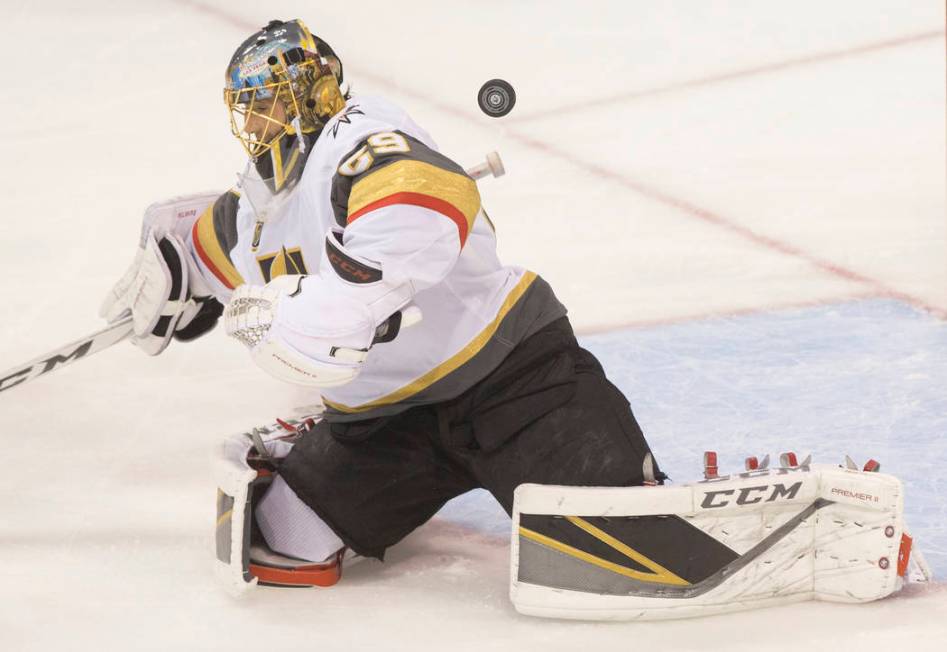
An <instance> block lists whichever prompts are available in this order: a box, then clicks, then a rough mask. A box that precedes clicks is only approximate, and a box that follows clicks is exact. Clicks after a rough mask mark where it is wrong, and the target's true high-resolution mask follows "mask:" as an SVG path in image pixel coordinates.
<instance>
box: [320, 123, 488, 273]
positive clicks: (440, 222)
mask: <svg viewBox="0 0 947 652" xmlns="http://www.w3.org/2000/svg"><path fill="white" fill-rule="evenodd" d="M332 208H333V212H334V216H335V221H336V223H337V225H338V227H340V228H341V229H342V233H341V240H342V243H343V245H344V246H345V248H346V250H347V251H348V252H350V253H352V254H354V255H356V256H359V257H362V258H364V259H367V260H370V261H374V262H375V263H377V264H379V265H380V266H381V267H383V268H384V270H385V276H386V277H387V278H388V279H389V280H390V281H392V282H395V283H397V282H410V283H411V284H412V286H413V287H414V288H415V289H416V290H420V289H423V288H425V287H430V286H431V285H434V284H436V283H438V282H439V281H441V280H442V279H443V278H444V277H445V276H446V275H447V274H448V272H450V270H451V268H452V267H453V265H454V263H455V262H456V260H457V258H458V256H459V255H460V252H461V250H462V249H463V247H464V244H465V243H466V241H467V236H468V234H469V233H470V232H471V230H472V229H473V224H474V220H475V219H476V217H477V214H478V213H479V212H480V194H479V192H478V191H477V184H476V182H474V181H473V179H471V178H470V177H468V176H467V174H466V173H465V172H464V170H463V168H461V167H460V166H459V165H457V164H456V163H454V162H453V161H451V160H450V159H449V158H447V157H446V156H444V155H443V154H441V153H440V152H437V151H435V150H434V149H432V148H430V147H428V146H427V145H425V144H424V143H422V142H421V141H420V140H417V139H415V138H412V137H411V136H408V135H407V134H405V133H403V132H400V131H391V132H383V133H376V134H372V135H370V136H368V137H367V138H366V139H364V140H363V141H361V142H360V143H359V144H358V145H357V146H356V147H355V148H354V149H353V150H352V151H351V152H350V153H349V154H348V155H346V156H345V157H344V158H343V160H342V162H341V163H340V165H339V166H338V168H337V171H336V174H335V176H334V178H333V181H332Z"/></svg>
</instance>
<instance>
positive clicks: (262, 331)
mask: <svg viewBox="0 0 947 652" xmlns="http://www.w3.org/2000/svg"><path fill="white" fill-rule="evenodd" d="M329 283H330V282H329V281H326V280H325V279H323V278H321V277H320V276H296V275H291V276H280V277H277V278H276V279H274V280H273V281H271V282H270V283H268V284H267V285H264V286H258V285H243V286H240V287H238V288H237V289H236V290H235V291H234V293H233V296H232V297H231V299H230V303H228V304H227V307H226V309H225V310H224V325H225V328H226V330H227V334H228V335H230V336H231V337H233V338H235V339H237V340H239V341H240V342H242V343H243V344H244V345H246V346H247V347H248V348H249V349H250V355H251V357H252V358H253V361H254V362H255V363H256V364H257V365H258V366H259V367H260V368H262V369H263V370H264V371H266V372H267V373H269V374H271V375H273V376H275V377H276V378H278V379H280V380H283V381H286V382H289V383H295V384H299V385H307V386H311V387H336V386H338V385H344V384H345V383H348V382H351V381H352V380H354V379H355V378H356V377H357V376H358V373H359V371H360V369H361V365H362V363H363V362H364V361H365V359H366V357H367V355H368V350H369V349H370V348H371V346H372V345H373V344H377V343H380V342H388V341H391V340H392V339H394V338H395V336H396V335H397V334H398V331H399V330H400V328H402V327H407V326H409V325H411V324H413V323H416V322H417V321H420V318H421V315H420V311H419V310H418V309H417V308H416V307H411V308H408V309H406V310H405V311H404V312H403V313H402V312H401V311H398V312H395V313H394V314H391V313H388V314H391V317H389V318H387V319H383V321H382V322H381V323H380V324H379V323H378V321H377V319H378V316H377V315H376V314H375V313H374V311H373V310H372V306H371V305H366V304H365V303H362V302H361V301H358V300H357V299H354V298H351V297H348V296H347V295H345V294H342V293H338V292H332V291H331V288H330V287H327V285H328V284H329ZM385 298H386V299H387V301H388V305H389V306H391V305H393V306H394V307H395V309H396V310H397V308H400V307H401V306H403V305H404V304H405V303H407V301H408V299H409V298H410V295H408V294H406V293H404V292H402V293H401V294H397V293H394V292H391V293H387V294H386V295H385ZM392 300H393V301H392Z"/></svg>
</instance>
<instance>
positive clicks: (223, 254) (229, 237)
mask: <svg viewBox="0 0 947 652" xmlns="http://www.w3.org/2000/svg"><path fill="white" fill-rule="evenodd" d="M239 200H240V195H239V194H238V193H237V192H236V191H234V190H229V191H227V192H225V193H224V194H222V195H221V196H220V197H218V198H217V200H216V201H215V202H214V203H213V204H211V205H210V206H208V207H207V209H206V210H205V211H204V212H203V213H202V214H201V215H200V217H198V218H197V221H196V222H194V226H193V227H192V228H191V232H190V234H189V236H188V247H189V248H190V250H191V258H192V261H193V263H194V265H195V266H196V268H197V270H198V271H199V272H200V274H201V277H202V278H203V279H204V281H205V282H206V283H207V285H208V286H209V287H210V289H211V290H212V292H213V294H214V296H216V297H217V298H218V299H221V300H222V301H226V300H227V299H228V298H229V296H230V293H231V292H232V291H233V289H234V288H236V287H237V286H239V285H242V284H243V278H242V277H241V275H240V273H239V272H238V271H237V268H236V267H235V266H234V264H233V260H232V259H231V257H230V252H231V250H232V249H233V248H234V247H235V246H236V244H237V206H238V203H239Z"/></svg>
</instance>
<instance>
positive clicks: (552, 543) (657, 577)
mask: <svg viewBox="0 0 947 652" xmlns="http://www.w3.org/2000/svg"><path fill="white" fill-rule="evenodd" d="M519 533H520V536H523V537H526V538H527V539H529V540H530V541H535V542H536V543H539V544H542V545H544V546H547V547H549V548H552V549H553V550H558V551H559V552H561V553H563V554H566V555H569V556H570V557H575V558H576V559H581V560H582V561H584V562H588V563H590V564H592V565H593V566H598V567H599V568H604V569H605V570H608V571H611V572H613V573H617V574H619V575H624V576H625V577H630V578H631V579H633V580H638V581H639V582H649V583H651V584H669V585H673V586H690V582H688V581H687V580H683V579H681V578H680V577H678V576H677V575H675V574H674V573H671V572H670V571H667V570H664V569H663V568H662V567H661V566H658V565H657V564H655V563H654V562H653V561H651V560H650V559H649V560H648V562H649V563H650V564H654V565H655V566H658V568H662V570H664V573H643V572H641V571H636V570H634V569H632V568H626V567H624V566H621V565H619V564H616V563H614V562H611V561H608V560H607V559H602V558H601V557H596V556H595V555H592V554H589V553H587V552H585V551H584V550H579V549H578V548H573V547H572V546H570V545H568V544H565V543H562V542H561V541H557V540H555V539H553V538H552V537H547V536H546V535H545V534H540V533H539V532H534V531H533V530H530V529H528V528H525V527H523V526H520V529H519ZM642 558H644V559H647V558H646V557H643V556H642ZM649 567H650V566H649Z"/></svg>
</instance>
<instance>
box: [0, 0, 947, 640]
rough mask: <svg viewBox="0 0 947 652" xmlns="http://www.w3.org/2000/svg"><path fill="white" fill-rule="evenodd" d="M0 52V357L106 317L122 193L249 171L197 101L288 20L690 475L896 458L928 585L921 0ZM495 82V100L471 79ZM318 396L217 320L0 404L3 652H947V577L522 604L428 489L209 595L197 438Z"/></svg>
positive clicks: (932, 240)
mask: <svg viewBox="0 0 947 652" xmlns="http://www.w3.org/2000/svg"><path fill="white" fill-rule="evenodd" d="M2 9H3V12H2V15H3V19H4V27H5V30H4V38H3V39H2V42H0V54H2V55H3V60H4V61H5V62H8V63H9V65H10V69H9V70H8V71H7V74H6V75H5V77H4V82H5V83H4V84H3V86H2V87H0V102H2V107H3V108H2V112H0V115H2V116H3V119H2V120H0V136H2V140H0V142H3V145H4V150H5V151H4V156H3V158H2V159H0V192H2V196H3V198H4V207H3V213H4V215H3V219H2V220H0V277H2V279H3V283H2V284H0V306H2V313H0V314H2V316H3V319H2V320H0V368H6V367H9V366H12V365H14V364H16V363H17V362H19V361H21V360H26V359H29V358H31V357H33V356H34V355H37V354H39V353H41V352H43V351H45V350H47V349H50V348H52V347H54V346H56V345H58V344H60V343H62V342H65V341H68V340H71V339H74V338H75V337H77V336H79V335H81V334H83V333H85V332H88V331H91V330H93V329H95V328H97V327H98V326H99V320H98V319H97V317H96V316H95V309H96V307H97V305H98V302H99V300H100V298H101V297H102V296H103V295H104V293H105V291H106V290H107V289H108V287H109V286H110V285H111V284H112V283H113V282H114V280H115V278H117V276H118V275H119V274H120V273H121V271H122V270H123V269H124V266H125V265H126V264H127V263H128V262H129V261H130V259H131V256H132V248H133V246H134V242H135V241H136V237H137V233H138V229H139V223H140V222H139V220H140V215H141V212H142V209H143V207H144V206H146V205H147V204H148V203H150V202H151V201H154V200H156V199H160V198H164V197H168V196H171V195H174V194H179V193H182V192H190V191H199V190H205V189H207V188H225V187H227V186H229V185H230V184H232V183H233V180H234V172H235V171H237V170H239V169H240V168H241V167H242V160H241V157H242V149H241V148H240V146H239V145H238V144H237V143H236V141H235V140H234V139H233V138H232V137H231V136H230V134H229V129H228V126H227V122H226V116H225V112H224V109H223V105H222V102H221V94H220V87H221V82H222V72H223V68H224V65H225V63H226V60H227V59H228V58H229V56H230V53H231V52H232V50H233V48H234V47H235V45H236V44H237V43H239V42H240V41H241V40H242V39H243V38H245V37H246V35H247V34H248V33H249V31H250V30H251V29H252V28H254V27H255V26H258V25H261V24H263V23H265V22H266V21H267V20H269V19H271V18H273V17H277V16H278V17H282V18H289V17H292V16H300V17H302V18H303V19H305V20H306V21H307V23H308V24H309V25H310V26H311V27H312V28H313V29H314V30H315V31H316V32H317V33H319V34H321V35H323V36H324V37H326V38H327V40H329V42H331V43H332V44H333V47H334V48H335V49H336V50H337V51H338V52H339V53H340V55H341V56H342V57H343V59H344V61H345V65H346V74H347V77H348V78H349V79H350V80H351V81H352V82H353V83H354V88H355V91H356V92H365V93H369V92H371V93H382V94H385V95H387V96H389V97H390V98H391V99H393V100H395V101H398V102H400V103H402V104H403V105H404V106H405V107H406V108H407V109H408V110H409V111H410V112H411V114H412V115H413V116H414V118H415V119H416V120H417V121H418V122H419V123H421V124H423V125H424V126H425V127H426V128H427V129H428V130H429V131H430V132H431V133H432V134H433V135H434V137H435V139H436V140H437V142H438V143H439V144H440V145H441V147H442V149H444V150H445V151H446V152H448V153H449V154H451V155H452V156H453V157H455V158H456V159H457V160H459V161H460V162H462V163H465V164H473V163H476V162H479V161H480V160H481V159H482V156H483V154H484V153H485V152H486V151H488V150H491V149H498V150H499V151H500V152H501V154H502V156H503V159H504V162H505V163H506V168H507V170H508V175H507V176H506V177H505V178H503V179H501V180H488V181H485V182H483V183H482V184H481V192H482V195H483V197H484V202H485V205H486V206H487V207H488V209H489V211H490V215H491V217H492V218H493V220H494V222H495V223H496V225H497V227H498V230H499V237H500V248H501V254H502V255H503V257H504V259H505V260H508V261H510V262H517V263H520V264H524V265H526V266H529V267H531V268H532V269H535V270H536V271H538V272H540V273H541V274H543V276H544V277H546V278H547V279H549V280H550V281H551V282H552V284H553V286H554V287H555V288H556V290H557V292H558V293H559V295H560V296H561V297H562V298H563V300H564V301H565V302H566V303H567V305H568V306H569V308H570V310H571V315H572V318H573V321H574V323H575V324H576V325H577V327H578V328H579V329H580V331H581V332H582V333H584V336H583V342H584V343H585V344H586V345H587V346H588V347H589V348H591V349H592V350H593V351H595V352H596V353H597V354H598V355H599V356H600V357H601V358H602V360H603V362H604V363H605V364H606V367H607V369H608V371H609V373H610V375H611V377H612V378H613V379H614V380H615V382H616V383H617V384H618V385H619V386H620V387H621V388H622V389H623V390H625V391H626V392H627V393H628V395H629V396H630V398H631V400H632V403H633V406H634V408H635V411H636V414H637V415H638V417H639V420H640V421H641V423H642V425H643V427H644V428H645V430H646V432H647V433H648V434H649V436H650V438H651V441H652V444H653V446H654V448H655V450H656V453H657V455H658V459H659V461H660V462H661V463H662V464H663V465H664V467H665V468H666V470H668V471H669V472H670V473H671V474H672V475H673V476H674V477H675V478H676V479H678V480H686V479H690V478H694V477H695V476H696V474H697V471H698V464H699V461H700V453H701V451H703V450H704V449H706V448H716V449H717V450H718V451H719V452H720V455H721V462H722V465H723V466H724V467H728V468H734V467H736V466H738V465H739V464H740V460H741V458H742V457H743V456H744V455H745V454H748V453H758V454H761V453H764V452H767V451H769V452H772V453H778V452H780V450H782V449H783V448H784V447H789V446H791V447H793V448H795V449H796V450H797V451H798V452H800V453H802V454H805V453H808V452H812V453H814V454H815V456H816V458H817V459H820V460H824V461H832V460H836V459H840V457H841V455H843V454H845V453H849V454H851V455H853V456H854V457H856V459H858V460H859V461H863V460H864V459H865V458H866V457H868V456H871V457H874V458H876V459H878V460H880V461H881V463H882V465H883V470H885V471H890V472H894V473H898V474H899V475H901V476H902V477H903V478H904V480H905V482H906V485H907V488H908V497H907V512H908V519H909V524H910V526H911V529H912V530H913V531H914V532H915V533H916V534H917V535H918V544H919V545H920V546H921V547H922V549H923V550H924V551H925V552H926V553H927V556H928V557H929V559H930V561H931V562H932V564H933V565H934V568H935V570H937V571H939V572H940V573H941V575H942V576H943V575H944V574H945V573H947V534H945V530H944V527H945V526H944V511H945V500H944V499H943V497H942V495H941V491H942V487H943V484H944V483H943V481H942V480H941V475H940V473H939V471H940V469H942V468H943V467H944V466H945V465H947V455H945V445H947V444H945V443H944V435H945V434H947V433H945V430H947V428H945V425H947V423H945V418H947V410H945V407H947V406H945V404H944V403H945V398H944V396H945V389H947V362H945V350H947V348H945V347H947V336H945V331H944V329H945V321H944V318H945V316H947V257H945V253H947V220H945V181H944V180H945V176H947V175H945V122H944V114H945V90H944V79H945V57H944V24H945V16H944V6H943V3H942V2H939V1H935V0H917V1H916V2H910V3H904V2H902V1H900V0H833V1H832V2H825V0H798V1H796V2H791V3H789V2H784V3H775V2H767V3H762V2H755V1H751V0H740V1H737V0H731V1H728V2H697V1H691V0H672V1H667V2H660V3H656V2H644V1H643V0H642V1H640V2H638V1H636V2H628V1H623V2H617V1H616V2H606V1H602V2H593V3H578V2H574V1H567V0H561V1H552V0H543V1H540V0H534V1H522V2H510V1H509V0H481V1H480V2H477V3H447V2H422V1H420V0H410V1H405V2H398V3H391V2H380V1H375V0H364V1H362V2H359V3H358V4H357V5H352V4H348V5H346V4H344V3H335V4H333V5H324V4H323V5H316V4H313V3H312V2H306V1H303V0H286V1H281V2H279V3H275V4H266V5H263V4H261V3H259V2H251V1H250V0H234V1H231V2H223V1H218V0H164V1H162V2H150V3H129V2H119V1H118V0H88V1H87V2H83V3H71V2H65V1H64V0H60V1H50V2H42V3H40V2H30V1H29V0H25V1H22V2H10V3H6V4H4V5H3V6H2ZM493 77H503V78H506V79H508V80H509V81H510V82H511V83H513V85H514V86H515V88H516V90H517V94H518V100H519V104H518V105H517V107H516V108H515V109H514V111H513V112H512V113H511V114H510V116H508V117H507V118H504V119H502V120H494V119H491V118H488V117H486V116H483V115H482V114H481V113H480V112H479V110H478V109H477V108H476V106H475V103H474V98H475V94H476V90H477V89H478V88H479V86H480V84H482V83H483V82H484V81H486V80H487V79H490V78H493ZM310 400H311V397H309V396H305V395H303V394H302V393H300V392H297V391H295V390H292V389H287V388H286V387H285V386H283V385H280V384H279V383H277V382H276V381H273V380H270V379H268V378H266V377H265V376H264V375H263V374H262V372H259V371H258V370H256V369H255V368H254V367H252V366H251V365H250V364H249V361H248V360H247V359H246V357H245V354H244V352H243V350H242V349H241V347H240V345H238V344H236V343H234V342H230V341H227V340H226V338H225V337H224V336H223V334H222V333H214V334H212V335H210V336H208V337H207V338H204V339H203V340H201V341H200V342H199V343H197V344H194V345H192V346H173V347H171V348H170V349H169V350H168V351H167V352H166V353H164V354H162V355H161V356H159V357H158V358H155V359H146V358H145V357H144V356H142V355H141V353H140V352H138V351H136V350H134V349H133V348H132V347H130V346H121V347H117V348H115V349H113V350H110V351H108V352H106V353H102V354H100V355H98V356H96V357H95V358H93V359H90V360H87V361H84V362H82V363H81V364H77V365H75V366H73V367H71V368H69V369H66V370H63V371H61V372H58V373H57V374H53V375H51V376H49V377H47V378H45V379H43V380H42V381H38V382H36V383H33V384H30V385H27V386H24V387H22V388H18V389H16V390H14V391H12V392H10V393H4V394H3V395H0V432H2V433H3V437H4V452H5V455H4V461H5V464H4V473H3V474H2V475H0V492H2V495H3V496H4V497H5V501H4V507H3V510H2V514H3V515H2V517H0V559H2V564H0V649H2V650H4V651H6V650H17V651H19V650H62V649H76V650H85V649H106V650H112V649H116V650H117V649H122V650H124V649H134V650H138V649H142V650H168V649H181V650H219V649H224V650H242V649H255V650H258V649H261V648H270V649H298V648H303V647H304V648H306V649H310V648H311V649H317V650H360V649H385V650H411V651H412V652H414V651H416V650H424V649H445V648H447V649H451V650H476V651H477V652H482V651H483V650H485V649H500V650H507V649H509V650H512V649H516V650H532V649H543V650H559V649H561V650H575V649H577V648H580V647H585V648H590V649H597V650H625V649H635V650H647V649H662V650H665V649H680V650H694V649H706V648H707V647H708V646H711V645H712V646H714V647H722V646H726V647H728V648H729V649H734V650H756V649H774V650H800V649H804V650H826V649H832V650H837V651H842V650H859V651H865V650H867V651H873V650H885V651H890V650H906V649H912V650H940V649H943V647H944V643H943V642H944V641H945V640H947V592H945V590H944V585H943V584H938V585H936V586H934V587H931V588H929V589H926V590H920V591H918V590H914V591H912V592H910V593H908V594H906V595H902V596H899V597H897V598H895V599H892V600H886V601H882V602H880V603H877V604H872V605H865V606H859V607H850V606H838V605H823V604H804V605H796V606H793V607H788V608H784V609H771V610H765V611H760V612H753V613H745V614H735V615H729V616H722V617H718V618H712V619H705V620H701V621H683V622H678V623H662V624H644V625H642V624H635V625H630V624H583V623H565V622H557V621H542V620H537V619H531V618H527V617H521V616H518V615H517V614H516V613H515V612H514V610H513V608H512V606H511V605H510V603H509V600H508V598H507V574H508V562H507V556H508V544H507V541H508V530H507V521H506V517H505V516H504V515H503V513H502V511H501V510H500V509H499V508H498V507H497V505H496V503H495V501H493V499H492V498H491V497H490V496H489V495H486V494H484V493H483V492H472V493H471V494H469V495H467V496H464V497H461V498H459V499H457V500H455V501H453V502H452V503H450V504H448V505H447V506H446V507H445V508H444V510H443V511H442V513H441V514H440V515H439V516H438V517H437V518H436V519H434V520H433V521H432V522H431V523H429V524H428V525H426V526H425V527H423V528H421V529H419V530H418V531H417V532H415V533H413V534H412V535H411V536H410V537H408V538H407V539H406V540H405V541H404V542H402V543H401V544H399V545H398V546H396V547H395V548H393V549H392V550H391V551H390V553H389V555H388V560H387V562H386V563H385V564H378V563H372V562H366V563H365V564H362V565H358V566H355V567H354V568H352V569H351V571H350V572H347V573H346V577H345V578H344V580H343V581H342V583H340V584H339V585H338V586H336V587H334V588H333V589H331V590H328V591H312V592H300V591H279V590H265V591H259V592H257V594H256V595H253V596H251V597H250V598H249V599H248V600H245V601H242V602H235V601H233V600H231V599H230V598H228V597H226V596H225V595H224V594H223V593H222V592H221V591H220V590H219V588H218V587H217V586H216V584H215V583H214V581H213V576H212V573H211V570H210V565H209V563H210V558H211V554H210V548H211V528H212V523H213V513H214V501H213V496H214V487H213V483H212V481H211V480H210V478H209V475H208V463H207V455H208V451H209V449H210V447H211V446H212V444H213V443H214V442H215V441H217V440H218V439H219V438H220V437H221V436H223V435H225V434H227V433H231V432H235V431H239V430H243V429H245V428H246V427H247V426H250V425H253V424H257V423H264V422H268V421H270V420H271V419H272V417H273V416H275V415H278V414H286V413H288V412H290V411H291V409H292V407H293V406H295V405H299V404H301V403H305V402H308V401H310Z"/></svg>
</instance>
